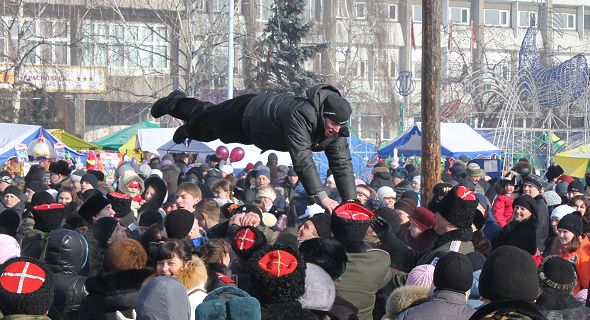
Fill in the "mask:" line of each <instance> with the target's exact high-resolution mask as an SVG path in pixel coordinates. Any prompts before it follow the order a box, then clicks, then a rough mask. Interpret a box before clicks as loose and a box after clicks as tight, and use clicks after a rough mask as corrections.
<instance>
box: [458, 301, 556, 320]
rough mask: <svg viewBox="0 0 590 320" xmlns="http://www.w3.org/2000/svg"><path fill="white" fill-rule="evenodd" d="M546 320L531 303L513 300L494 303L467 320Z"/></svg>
mask: <svg viewBox="0 0 590 320" xmlns="http://www.w3.org/2000/svg"><path fill="white" fill-rule="evenodd" d="M481 319H490V320H492V319H493V320H546V319H547V318H546V317H545V316H544V315H543V314H541V313H540V312H539V310H538V309H537V306H535V305H534V304H532V303H529V302H524V301H514V300H502V301H494V302H492V303H489V304H486V305H483V306H482V307H481V308H479V309H477V311H475V313H474V314H473V315H472V316H471V318H469V320H481Z"/></svg>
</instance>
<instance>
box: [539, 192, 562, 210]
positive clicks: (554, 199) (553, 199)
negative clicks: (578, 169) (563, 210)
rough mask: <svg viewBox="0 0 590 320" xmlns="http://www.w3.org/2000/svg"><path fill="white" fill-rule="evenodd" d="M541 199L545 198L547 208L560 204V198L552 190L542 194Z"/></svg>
mask: <svg viewBox="0 0 590 320" xmlns="http://www.w3.org/2000/svg"><path fill="white" fill-rule="evenodd" d="M543 197H545V201H546V202H547V207H552V206H556V205H560V204H561V197H560V196H559V195H558V194H557V192H555V191H553V190H549V191H545V192H544V193H543Z"/></svg>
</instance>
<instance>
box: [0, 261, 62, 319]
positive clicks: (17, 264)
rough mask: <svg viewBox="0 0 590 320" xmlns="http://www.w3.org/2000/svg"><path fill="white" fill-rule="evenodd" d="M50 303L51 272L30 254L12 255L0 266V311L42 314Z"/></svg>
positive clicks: (5, 314)
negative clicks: (15, 256)
mask: <svg viewBox="0 0 590 320" xmlns="http://www.w3.org/2000/svg"><path fill="white" fill-rule="evenodd" d="M52 303H53V272H52V271H51V269H49V267H48V266H47V265H46V264H45V263H43V262H42V261H40V260H38V259H35V258H32V257H18V258H12V259H9V260H8V261H6V262H5V263H4V264H2V265H0V310H2V314H3V315H4V316H9V315H13V314H25V315H37V316H41V315H44V314H46V313H47V311H49V308H50V307H51V304H52Z"/></svg>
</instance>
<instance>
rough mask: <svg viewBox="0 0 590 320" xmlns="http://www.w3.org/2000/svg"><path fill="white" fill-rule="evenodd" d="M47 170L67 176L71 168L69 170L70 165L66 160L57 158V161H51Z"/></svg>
mask: <svg viewBox="0 0 590 320" xmlns="http://www.w3.org/2000/svg"><path fill="white" fill-rule="evenodd" d="M49 172H51V173H55V174H61V175H62V176H66V177H69V176H70V173H72V170H70V166H69V165H68V162H67V161H65V160H58V161H57V162H53V163H51V164H50V165H49Z"/></svg>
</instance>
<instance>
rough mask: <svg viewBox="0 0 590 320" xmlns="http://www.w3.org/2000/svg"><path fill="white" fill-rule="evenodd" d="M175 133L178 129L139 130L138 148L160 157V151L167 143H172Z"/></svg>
mask: <svg viewBox="0 0 590 320" xmlns="http://www.w3.org/2000/svg"><path fill="white" fill-rule="evenodd" d="M174 131H176V128H154V129H139V130H137V145H136V147H137V148H139V149H141V151H143V152H151V153H154V154H157V155H160V153H159V152H158V149H159V148H160V147H161V146H162V145H164V144H165V143H168V142H170V141H172V136H173V135H174ZM164 154H166V153H164Z"/></svg>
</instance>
